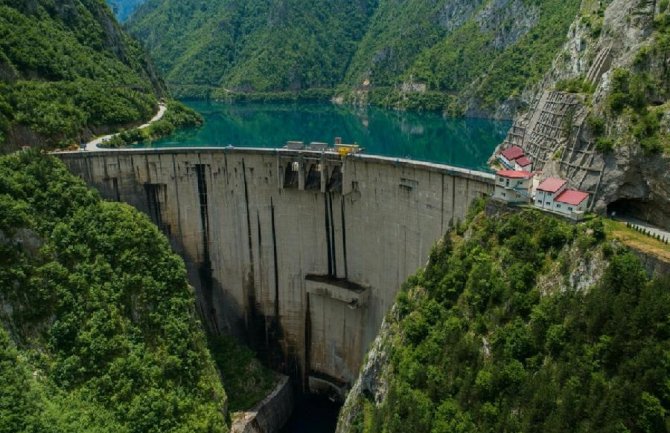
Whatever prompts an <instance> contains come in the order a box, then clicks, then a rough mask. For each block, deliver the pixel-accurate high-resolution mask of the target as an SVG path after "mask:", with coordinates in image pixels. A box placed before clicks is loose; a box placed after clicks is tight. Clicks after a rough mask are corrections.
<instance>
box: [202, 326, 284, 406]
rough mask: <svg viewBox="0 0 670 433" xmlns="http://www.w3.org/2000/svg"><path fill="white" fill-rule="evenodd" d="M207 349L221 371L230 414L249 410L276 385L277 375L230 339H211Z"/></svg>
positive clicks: (247, 350)
mask: <svg viewBox="0 0 670 433" xmlns="http://www.w3.org/2000/svg"><path fill="white" fill-rule="evenodd" d="M209 350H210V352H211V354H212V357H213V358H214V362H216V365H217V367H218V368H219V371H220V372H221V377H222V379H223V386H224V388H225V390H226V394H228V402H229V404H230V411H231V412H237V411H241V410H247V409H251V408H252V407H253V406H254V405H255V404H257V403H258V402H260V401H261V400H262V399H263V398H265V396H266V395H267V394H268V393H269V392H270V391H271V390H272V388H273V387H274V386H275V384H276V383H277V378H278V377H277V373H275V372H274V371H272V370H270V369H268V368H266V367H264V366H263V365H261V363H260V361H259V360H258V359H256V355H255V354H254V352H253V351H252V350H251V349H249V348H248V347H246V346H243V345H241V344H239V343H238V342H237V341H235V339H233V338H232V337H227V336H222V337H210V338H209Z"/></svg>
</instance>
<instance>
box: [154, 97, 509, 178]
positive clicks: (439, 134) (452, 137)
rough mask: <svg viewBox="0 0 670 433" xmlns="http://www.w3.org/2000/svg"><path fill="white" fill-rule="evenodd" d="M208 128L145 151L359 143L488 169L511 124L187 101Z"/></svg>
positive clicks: (373, 150) (312, 106) (382, 151)
mask: <svg viewBox="0 0 670 433" xmlns="http://www.w3.org/2000/svg"><path fill="white" fill-rule="evenodd" d="M186 104H187V105H189V106H190V107H192V108H194V109H195V110H197V111H198V112H200V113H201V114H202V115H203V116H204V118H205V125H204V126H203V127H201V128H197V129H183V130H180V131H177V132H176V133H174V134H172V135H171V136H169V137H166V138H164V139H161V140H160V141H156V142H154V143H150V144H144V145H142V147H173V146H180V147H199V146H216V147H225V146H228V145H233V146H240V147H271V148H275V147H282V146H284V144H285V143H286V141H289V140H295V141H303V142H305V143H309V142H312V141H319V142H326V143H331V144H332V143H333V141H334V138H335V137H342V139H343V141H344V142H345V143H357V144H359V145H361V146H362V147H364V148H365V152H366V153H368V154H375V155H384V156H392V157H401V158H411V159H415V160H420V161H430V162H437V163H444V164H449V165H455V166H459V167H465V168H471V169H484V168H485V167H486V161H487V159H488V158H489V156H490V155H491V153H492V152H493V149H494V148H495V146H496V145H497V144H498V143H500V142H502V140H503V139H504V137H505V134H506V133H507V130H508V129H509V127H510V126H511V123H510V122H501V121H492V120H486V119H450V118H446V119H445V118H443V117H442V116H441V115H439V114H436V113H406V112H396V111H391V110H383V109H379V108H366V109H355V108H350V107H339V106H335V105H332V104H317V103H237V104H226V103H218V102H205V101H186Z"/></svg>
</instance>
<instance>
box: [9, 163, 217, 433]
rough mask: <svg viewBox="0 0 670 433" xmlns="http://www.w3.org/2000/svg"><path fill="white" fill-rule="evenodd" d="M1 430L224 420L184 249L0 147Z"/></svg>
mask: <svg viewBox="0 0 670 433" xmlns="http://www.w3.org/2000/svg"><path fill="white" fill-rule="evenodd" d="M0 306H1V308H0V383H2V386H0V420H1V421H0V432H2V433H4V432H7V433H9V432H11V433H17V432H90V433H93V432H96V433H97V432H128V433H140V432H142V433H144V432H156V433H158V432H160V433H165V432H184V433H185V432H189V433H190V432H217V433H218V432H222V431H227V427H226V420H225V414H226V410H227V409H226V406H227V403H226V395H225V393H224V391H223V389H222V387H221V384H220V379H219V376H218V374H217V371H216V368H215V366H214V363H213V361H212V358H211V356H210V355H209V353H208V351H207V342H206V338H205V335H204V332H203V330H202V328H201V324H200V322H199V321H198V319H197V317H196V314H195V304H194V295H193V293H192V290H191V289H190V287H189V285H188V282H187V280H186V270H185V266H184V264H183V262H182V260H181V259H180V258H179V257H178V256H177V255H175V254H174V253H173V252H172V251H171V250H170V245H169V243H168V241H167V239H166V238H165V237H164V236H163V235H162V234H161V233H160V232H159V230H158V229H157V228H156V227H155V226H154V225H153V224H152V223H151V222H150V221H149V219H148V218H147V217H146V216H145V215H143V214H141V213H139V212H138V211H136V210H134V209H133V208H131V207H129V206H127V205H123V204H119V203H110V202H104V201H102V200H100V198H99V197H98V196H97V194H96V193H94V192H93V191H92V190H90V189H88V188H87V187H86V186H85V185H84V184H83V182H82V181H81V180H80V179H78V178H76V177H75V176H73V175H72V174H70V173H69V172H68V171H67V169H66V168H65V167H64V165H63V164H62V163H61V162H60V161H58V160H56V159H55V158H52V157H46V156H42V155H39V154H37V153H36V152H19V153H15V154H13V155H10V156H5V157H2V158H0Z"/></svg>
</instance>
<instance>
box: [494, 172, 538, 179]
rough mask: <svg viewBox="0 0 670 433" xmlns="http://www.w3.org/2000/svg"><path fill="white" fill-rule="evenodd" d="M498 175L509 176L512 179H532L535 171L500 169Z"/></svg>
mask: <svg viewBox="0 0 670 433" xmlns="http://www.w3.org/2000/svg"><path fill="white" fill-rule="evenodd" d="M496 174H497V175H498V176H502V177H508V178H510V179H530V178H531V177H533V176H534V175H533V173H531V172H529V171H519V170H500V171H498V172H497V173H496Z"/></svg>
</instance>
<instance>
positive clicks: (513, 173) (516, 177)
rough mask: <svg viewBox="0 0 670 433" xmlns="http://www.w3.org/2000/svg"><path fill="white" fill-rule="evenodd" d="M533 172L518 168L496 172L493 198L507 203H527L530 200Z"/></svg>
mask: <svg viewBox="0 0 670 433" xmlns="http://www.w3.org/2000/svg"><path fill="white" fill-rule="evenodd" d="M532 186H533V173H530V172H528V171H518V170H500V171H498V172H496V186H495V190H494V191H493V198H495V199H498V200H502V201H505V202H507V203H528V202H530V200H531V190H532Z"/></svg>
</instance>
